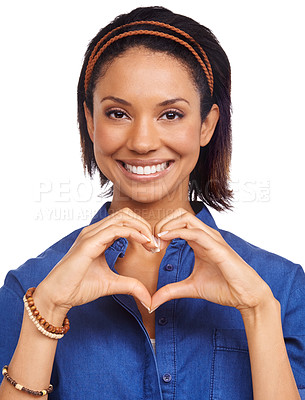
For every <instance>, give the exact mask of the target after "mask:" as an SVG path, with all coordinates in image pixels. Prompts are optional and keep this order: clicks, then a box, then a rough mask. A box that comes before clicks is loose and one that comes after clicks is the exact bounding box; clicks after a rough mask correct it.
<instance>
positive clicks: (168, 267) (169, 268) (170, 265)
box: [164, 264, 174, 271]
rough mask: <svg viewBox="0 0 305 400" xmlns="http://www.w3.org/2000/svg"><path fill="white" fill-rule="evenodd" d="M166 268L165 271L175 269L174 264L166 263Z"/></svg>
mask: <svg viewBox="0 0 305 400" xmlns="http://www.w3.org/2000/svg"><path fill="white" fill-rule="evenodd" d="M164 269H165V271H172V270H173V269H174V266H173V265H172V264H166V265H165V267H164Z"/></svg>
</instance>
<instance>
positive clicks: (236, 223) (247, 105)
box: [0, 0, 305, 286]
mask: <svg viewBox="0 0 305 400" xmlns="http://www.w3.org/2000/svg"><path fill="white" fill-rule="evenodd" d="M148 5H154V4H153V3H151V1H144V0H142V1H135V0H134V1H132V0H130V1H128V2H105V1H102V0H99V1H93V0H87V1H83V0H82V1H79V0H77V1H75V0H74V1H59V0H53V1H52V2H51V1H49V2H46V1H41V0H39V1H38V0H28V1H26V2H25V1H21V0H19V1H14V0H11V1H10V2H5V5H4V2H2V6H1V9H0V15H1V17H0V18H1V20H0V22H1V23H0V30H1V32H0V41H1V42H0V43H1V63H0V79H1V96H0V101H1V107H0V110H1V111H0V112H1V120H0V123H1V157H0V162H1V262H0V286H1V285H2V282H3V280H4V277H5V275H6V273H7V271H8V270H10V269H13V268H17V267H18V266H19V265H20V264H22V263H23V262H24V261H25V260H27V259H28V258H30V257H35V256H37V255H38V254H39V253H41V252H42V251H43V250H44V249H45V248H47V247H49V246H50V245H51V244H52V243H54V242H55V241H57V240H59V239H60V238H61V237H63V236H64V235H66V234H68V233H69V232H71V231H72V230H74V229H76V228H78V227H81V226H84V225H86V224H88V223H89V222H90V219H91V217H92V216H93V214H94V213H95V211H96V210H98V208H99V207H100V206H101V205H102V204H103V202H104V201H105V199H101V198H99V197H98V194H99V192H100V191H99V188H98V179H95V180H94V181H90V179H89V178H88V177H84V174H83V169H82V163H81V153H80V145H79V134H78V130H77V123H76V86H77V81H78V75H79V72H80V68H81V64H82V59H83V54H84V52H85V49H86V46H87V44H88V42H89V40H91V38H92V37H93V36H94V35H95V34H96V33H97V31H98V30H99V29H100V28H101V27H102V26H104V25H106V24H107V23H108V22H110V21H111V20H112V19H113V18H114V17H115V16H116V15H118V14H120V13H123V12H128V11H130V10H131V9H132V8H134V7H137V6H148ZM156 5H158V3H157V4H156ZM162 5H163V6H166V7H168V8H170V9H172V10H173V11H175V12H178V13H182V14H185V15H187V16H190V17H192V18H194V19H197V20H198V21H199V22H200V23H202V24H203V25H206V26H208V27H209V28H211V29H212V31H213V32H214V33H215V35H216V36H217V37H218V39H219V41H220V43H221V45H222V46H223V48H224V49H225V51H226V53H227V55H228V57H229V59H230V62H231V66H232V85H233V88H232V99H233V138H234V141H233V147H234V151H233V162H232V188H233V189H235V191H236V197H235V201H234V206H235V207H234V211H233V212H228V213H217V212H214V211H212V213H213V216H214V217H215V219H216V223H217V224H218V226H219V227H221V228H224V229H227V230H230V231H232V232H234V233H236V234H237V235H239V236H241V237H243V238H244V239H246V240H247V241H249V242H252V243H253V244H256V245H258V246H260V247H263V248H265V249H268V250H269V251H272V252H275V253H278V254H281V255H282V256H284V257H286V258H289V259H291V260H292V261H294V262H296V263H300V264H302V265H303V266H304V265H305V256H304V252H303V247H304V245H303V237H304V235H303V233H302V228H303V225H304V204H303V197H304V183H303V175H304V170H305V169H304V154H303V153H304V150H303V146H304V139H303V138H304V137H305V129H304V106H305V101H304V91H305V78H304V71H305V61H304V56H303V53H304V37H305V28H304V21H303V14H304V11H303V5H302V2H301V1H296V0H292V1H289V2H287V1H285V2H283V1H270V0H269V1H266V0H264V1H262V0H257V1H255V2H249V1H247V2H245V1H241V0H238V1H228V0H218V1H200V2H199V1H192V0H190V1H184V2H181V4H179V3H178V2H177V1H176V0H173V1H172V0H167V1H163V2H162Z"/></svg>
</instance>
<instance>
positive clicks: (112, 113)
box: [106, 110, 128, 119]
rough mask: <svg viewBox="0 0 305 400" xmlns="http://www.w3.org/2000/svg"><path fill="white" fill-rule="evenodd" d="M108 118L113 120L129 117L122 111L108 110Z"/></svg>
mask: <svg viewBox="0 0 305 400" xmlns="http://www.w3.org/2000/svg"><path fill="white" fill-rule="evenodd" d="M106 115H107V117H109V118H112V119H125V118H128V115H127V114H126V113H125V112H124V111H122V110H108V111H107V112H106Z"/></svg>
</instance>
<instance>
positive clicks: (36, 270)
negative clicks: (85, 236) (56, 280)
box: [4, 228, 82, 297]
mask: <svg viewBox="0 0 305 400" xmlns="http://www.w3.org/2000/svg"><path fill="white" fill-rule="evenodd" d="M81 230H82V228H79V229H77V230H75V231H73V232H71V233H70V234H68V235H67V236H65V237H63V238H62V239H60V240H59V241H57V242H56V243H54V244H52V245H51V246H50V247H49V248H47V249H46V250H44V251H43V252H42V253H41V254H39V255H38V256H37V257H34V258H30V259H29V260H27V261H26V262H25V263H24V264H22V265H21V266H20V267H19V268H17V269H14V270H11V271H9V272H8V273H7V275H6V277H5V281H4V287H6V288H7V289H9V290H10V291H13V292H14V293H15V294H17V295H18V296H21V297H22V296H23V295H24V292H25V291H26V289H28V288H29V287H32V286H37V285H38V284H39V283H40V282H41V281H42V280H43V279H44V278H45V277H46V276H47V275H48V273H49V272H50V271H51V270H52V269H53V267H54V266H55V265H56V264H57V263H58V262H59V261H60V260H61V259H62V258H63V256H64V255H65V254H66V253H67V252H68V250H69V249H70V247H71V246H72V244H73V243H74V241H75V239H76V238H77V236H78V235H79V233H80V231H81Z"/></svg>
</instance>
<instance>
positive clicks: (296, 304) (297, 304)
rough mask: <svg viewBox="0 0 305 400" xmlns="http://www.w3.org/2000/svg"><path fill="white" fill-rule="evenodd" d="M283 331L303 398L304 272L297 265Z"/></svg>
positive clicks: (304, 396) (303, 398)
mask: <svg viewBox="0 0 305 400" xmlns="http://www.w3.org/2000/svg"><path fill="white" fill-rule="evenodd" d="M283 333H284V339H285V343H286V348H287V353H288V356H289V360H290V364H291V368H292V371H293V374H294V378H295V380H296V383H297V386H298V389H299V393H300V396H301V399H302V400H305V274H304V271H303V269H302V267H299V268H298V270H297V273H296V275H295V279H294V282H293V285H292V288H291V292H290V296H289V299H288V304H287V307H286V310H285V315H284V319H283Z"/></svg>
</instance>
